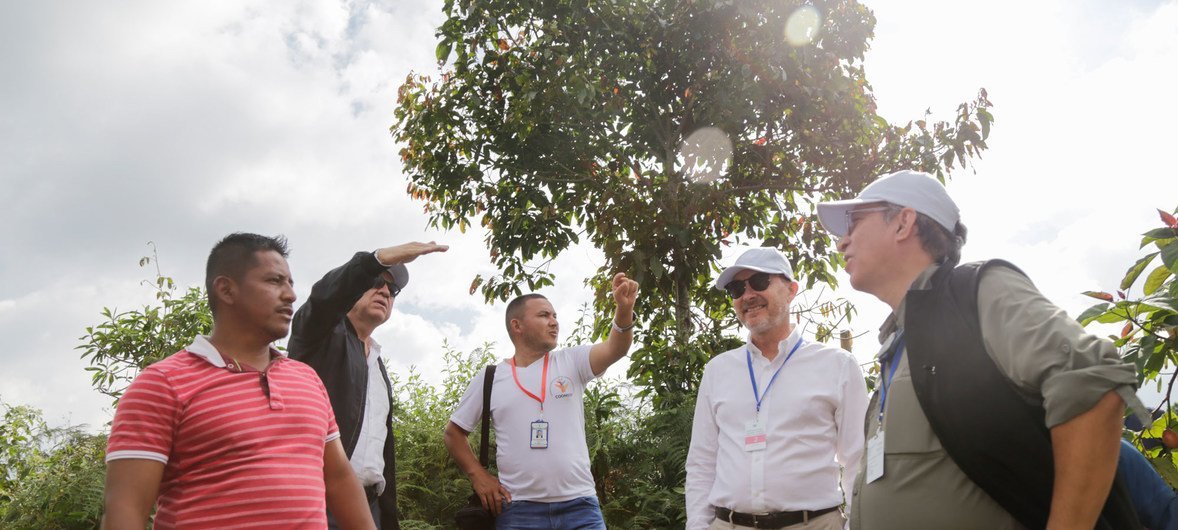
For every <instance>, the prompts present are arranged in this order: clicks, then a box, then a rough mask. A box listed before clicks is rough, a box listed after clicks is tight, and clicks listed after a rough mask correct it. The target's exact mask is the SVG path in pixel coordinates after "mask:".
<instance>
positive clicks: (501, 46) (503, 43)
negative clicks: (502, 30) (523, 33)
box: [499, 39, 508, 51]
mask: <svg viewBox="0 0 1178 530" xmlns="http://www.w3.org/2000/svg"><path fill="white" fill-rule="evenodd" d="M507 48H508V46H507V39H499V49H500V50H503V51H507Z"/></svg>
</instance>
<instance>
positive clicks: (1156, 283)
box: [1141, 265, 1174, 296]
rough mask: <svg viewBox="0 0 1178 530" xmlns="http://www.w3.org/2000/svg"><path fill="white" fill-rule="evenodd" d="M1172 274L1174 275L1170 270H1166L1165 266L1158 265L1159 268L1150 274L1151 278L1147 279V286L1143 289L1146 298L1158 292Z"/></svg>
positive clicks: (1147, 277)
mask: <svg viewBox="0 0 1178 530" xmlns="http://www.w3.org/2000/svg"><path fill="white" fill-rule="evenodd" d="M1171 274H1174V273H1173V272H1171V271H1170V269H1168V268H1166V266H1165V265H1158V267H1157V268H1156V269H1154V270H1153V272H1151V273H1149V276H1146V277H1145V285H1144V286H1143V287H1142V288H1141V289H1142V292H1144V293H1145V295H1146V296H1149V295H1151V294H1153V293H1155V292H1157V290H1158V288H1159V287H1161V286H1162V284H1164V283H1165V282H1166V278H1169V277H1170V275H1171Z"/></svg>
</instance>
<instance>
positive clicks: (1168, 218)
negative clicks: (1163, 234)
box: [1158, 209, 1178, 228]
mask: <svg viewBox="0 0 1178 530" xmlns="http://www.w3.org/2000/svg"><path fill="white" fill-rule="evenodd" d="M1158 216H1159V217H1161V218H1162V222H1163V223H1166V226H1168V227H1170V228H1178V219H1175V218H1174V216H1173V215H1170V214H1169V213H1166V212H1165V211H1162V210H1160V209H1159V210H1158Z"/></svg>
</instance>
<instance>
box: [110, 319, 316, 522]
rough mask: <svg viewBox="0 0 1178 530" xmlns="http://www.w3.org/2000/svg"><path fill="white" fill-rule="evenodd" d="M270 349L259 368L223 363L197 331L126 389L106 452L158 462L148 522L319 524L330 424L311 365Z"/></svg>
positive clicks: (220, 357)
mask: <svg viewBox="0 0 1178 530" xmlns="http://www.w3.org/2000/svg"><path fill="white" fill-rule="evenodd" d="M276 357H277V358H276V359H275V360H274V361H273V362H272V363H271V364H270V366H269V367H268V368H267V370H266V371H265V372H258V371H253V370H251V369H250V368H248V367H245V368H244V369H243V368H242V367H240V366H239V365H236V364H235V363H230V364H228V365H227V364H226V362H225V359H224V358H223V357H222V356H221V354H220V353H218V352H217V349H216V348H214V347H213V345H212V344H211V343H209V341H208V339H206V338H205V337H197V338H196V340H195V341H193V343H192V344H191V345H189V346H188V347H187V348H185V349H183V350H181V351H179V352H177V353H176V354H174V355H172V356H171V357H168V358H167V359H164V360H162V361H159V362H157V363H155V364H153V365H151V366H149V367H147V368H146V369H145V370H143V372H142V373H140V374H139V376H138V377H136V378H135V381H134V382H132V383H131V386H130V387H128V388H127V391H126V392H125V393H124V394H123V397H122V399H121V400H120V401H119V406H118V410H116V411H115V418H114V423H113V424H112V426H111V433H110V441H109V443H108V445H107V450H106V451H107V452H106V461H107V462H110V461H111V460H118V459H123V458H141V459H148V460H156V461H159V462H162V463H163V464H164V466H165V467H164V474H163V478H162V480H161V482H160V490H159V499H158V501H157V505H156V516H155V528H161V529H170V528H217V529H221V528H284V529H286V528H315V529H321V528H326V527H327V518H326V508H327V506H326V501H325V489H324V483H323V452H324V445H325V444H326V443H327V442H330V441H331V440H334V439H336V438H338V437H339V428H338V427H337V426H336V424H335V415H334V414H333V413H332V410H331V402H330V401H329V400H328V397H327V390H326V389H324V388H323V383H322V382H321V381H320V380H319V376H318V375H317V374H316V373H315V371H314V370H312V369H311V368H310V367H309V366H307V365H305V364H303V363H300V362H298V361H294V360H290V359H287V358H286V357H284V356H276Z"/></svg>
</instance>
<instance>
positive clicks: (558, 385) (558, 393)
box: [552, 375, 573, 399]
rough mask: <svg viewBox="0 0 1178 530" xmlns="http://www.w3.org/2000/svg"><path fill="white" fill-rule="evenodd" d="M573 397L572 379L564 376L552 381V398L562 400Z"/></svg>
mask: <svg viewBox="0 0 1178 530" xmlns="http://www.w3.org/2000/svg"><path fill="white" fill-rule="evenodd" d="M571 395H573V380H572V379H569V378H567V377H565V376H563V375H562V376H560V377H557V378H556V379H553V380H552V397H554V398H556V399H560V398H567V397H569V396H571Z"/></svg>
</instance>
